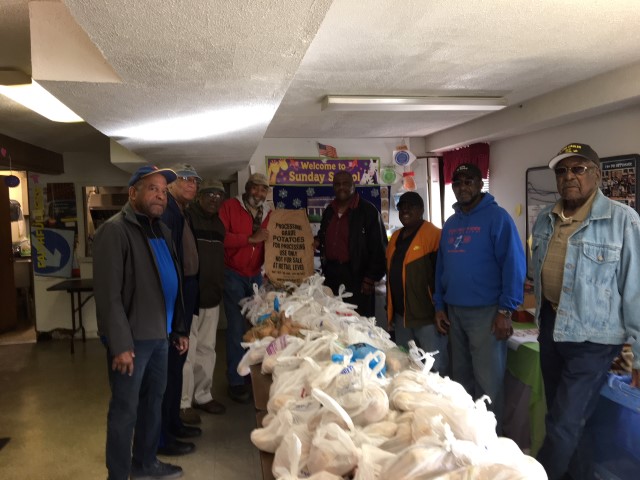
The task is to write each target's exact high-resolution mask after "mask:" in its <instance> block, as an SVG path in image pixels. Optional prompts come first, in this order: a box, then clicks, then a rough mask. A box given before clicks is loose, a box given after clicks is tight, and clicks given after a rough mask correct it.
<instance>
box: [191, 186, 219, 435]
mask: <svg viewBox="0 0 640 480" xmlns="http://www.w3.org/2000/svg"><path fill="white" fill-rule="evenodd" d="M224 197H225V191H224V185H222V182H220V181H219V180H205V181H203V182H202V183H201V184H200V190H199V191H198V195H197V196H196V201H195V202H193V203H192V204H190V205H189V207H188V208H187V210H186V216H187V219H188V221H189V225H190V226H191V229H192V231H193V233H194V235H195V237H196V242H197V246H198V258H199V261H200V274H199V277H198V285H199V291H200V295H199V301H198V305H199V310H198V315H197V316H196V317H194V318H193V323H192V324H191V334H190V335H189V352H188V354H187V361H186V362H185V364H184V369H183V379H182V401H181V405H180V407H181V409H180V418H181V419H182V421H183V423H187V424H198V423H200V421H201V419H200V415H199V414H198V412H197V411H196V410H194V408H195V409H198V410H201V411H204V412H207V413H211V414H214V415H220V414H223V413H224V412H225V410H226V408H225V406H224V405H222V404H221V403H220V402H218V401H216V400H214V399H213V397H212V395H211V387H212V385H213V370H214V368H215V365H216V333H217V329H218V320H219V319H220V302H221V301H222V291H223V284H224V245H223V242H224V225H223V224H222V221H221V220H220V217H219V216H218V210H219V209H220V205H222V202H223V200H224ZM192 407H193V408H192Z"/></svg>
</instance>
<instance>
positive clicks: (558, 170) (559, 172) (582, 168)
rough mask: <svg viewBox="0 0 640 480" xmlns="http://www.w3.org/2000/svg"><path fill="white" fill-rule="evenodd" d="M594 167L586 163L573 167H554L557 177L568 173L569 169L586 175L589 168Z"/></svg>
mask: <svg viewBox="0 0 640 480" xmlns="http://www.w3.org/2000/svg"><path fill="white" fill-rule="evenodd" d="M592 168H594V167H587V166H586V165H574V166H573V167H556V168H554V169H553V171H554V172H556V177H562V176H563V175H566V174H567V172H568V171H569V170H571V173H573V174H574V175H584V174H585V172H586V171H587V170H590V169H592Z"/></svg>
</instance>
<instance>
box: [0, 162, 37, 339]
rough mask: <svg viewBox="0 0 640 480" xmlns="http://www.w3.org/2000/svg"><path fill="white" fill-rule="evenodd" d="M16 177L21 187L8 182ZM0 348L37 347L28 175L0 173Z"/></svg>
mask: <svg viewBox="0 0 640 480" xmlns="http://www.w3.org/2000/svg"><path fill="white" fill-rule="evenodd" d="M9 175H13V176H15V177H17V178H18V179H19V180H20V183H19V184H18V185H17V186H11V187H9V186H8V184H10V185H13V183H12V182H5V181H4V179H5V178H7V177H8V176H9ZM0 179H2V180H1V181H0V239H1V241H0V245H1V246H2V247H1V248H2V251H3V252H6V253H7V255H0V271H2V272H4V273H2V274H1V275H2V282H1V283H2V288H1V289H0V305H2V315H0V345H13V344H17V343H35V341H36V330H35V307H34V297H33V268H32V265H31V248H30V240H29V238H30V233H29V231H30V230H29V196H28V188H27V173H26V172H18V171H11V172H9V171H0Z"/></svg>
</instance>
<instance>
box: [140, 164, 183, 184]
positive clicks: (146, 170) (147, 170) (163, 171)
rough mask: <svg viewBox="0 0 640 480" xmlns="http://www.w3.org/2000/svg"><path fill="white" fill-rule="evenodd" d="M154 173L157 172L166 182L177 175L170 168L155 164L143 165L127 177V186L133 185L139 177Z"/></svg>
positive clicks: (169, 181)
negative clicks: (159, 166)
mask: <svg viewBox="0 0 640 480" xmlns="http://www.w3.org/2000/svg"><path fill="white" fill-rule="evenodd" d="M155 173H159V174H160V175H162V176H163V177H164V178H165V179H166V180H167V184H169V183H171V182H173V181H175V179H176V178H178V176H177V175H176V172H174V171H173V170H171V169H170V168H158V167H156V166H155V165H145V166H144V167H140V168H139V169H138V170H136V172H135V173H134V174H133V175H132V176H131V178H130V179H129V186H130V187H133V186H134V185H135V184H136V183H137V182H138V181H139V180H140V179H142V178H144V177H147V176H149V175H153V174H155Z"/></svg>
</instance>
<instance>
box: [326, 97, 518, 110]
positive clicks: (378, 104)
mask: <svg viewBox="0 0 640 480" xmlns="http://www.w3.org/2000/svg"><path fill="white" fill-rule="evenodd" d="M506 106H507V103H506V100H505V99H504V98H502V97H365V96H336V95H327V96H326V97H324V98H323V99H322V110H330V111H335V112H421V111H436V112H447V111H471V112H491V111H494V110H501V109H503V108H505V107H506Z"/></svg>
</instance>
